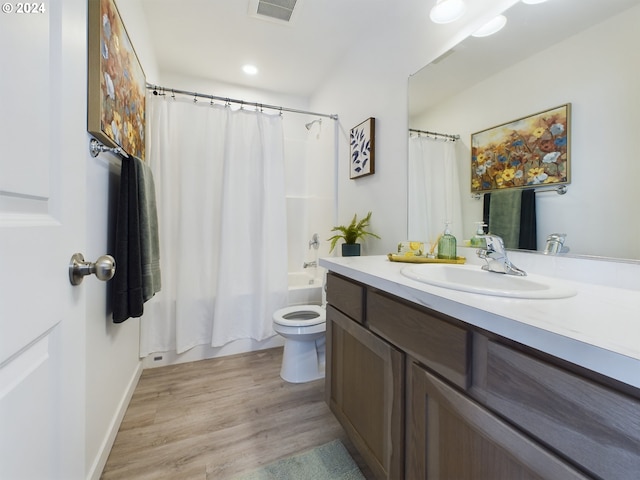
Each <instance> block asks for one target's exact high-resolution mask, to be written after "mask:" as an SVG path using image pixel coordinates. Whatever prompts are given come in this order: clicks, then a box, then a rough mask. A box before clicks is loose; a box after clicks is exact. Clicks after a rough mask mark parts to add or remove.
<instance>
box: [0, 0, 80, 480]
mask: <svg viewBox="0 0 640 480" xmlns="http://www.w3.org/2000/svg"><path fill="white" fill-rule="evenodd" d="M83 3H85V4H86V2H79V1H76V0H62V1H56V2H44V3H40V2H38V3H36V4H30V3H29V4H28V3H17V2H9V3H4V4H3V7H2V10H3V13H0V59H2V66H1V67H0V95H1V96H2V97H1V98H2V99H1V101H0V478H3V479H5V478H6V479H52V478H69V479H72V478H82V477H83V476H84V472H83V466H84V463H83V462H84V458H83V457H84V452H83V451H82V444H83V434H84V430H83V429H84V425H83V422H84V411H83V410H84V385H85V384H84V374H83V372H84V370H83V368H84V367H83V366H82V365H83V359H84V356H83V355H84V327H83V326H82V321H83V317H84V311H85V309H84V300H83V299H84V296H83V293H82V285H80V286H78V287H72V286H71V284H70V282H69V279H68V272H67V264H68V262H69V259H70V257H71V255H72V254H73V253H74V252H75V251H82V248H83V247H84V241H85V223H86V220H85V218H84V217H85V210H84V206H83V205H84V199H85V197H84V195H85V187H84V183H85V182H84V178H85V167H84V165H83V164H82V162H86V161H87V157H88V139H87V134H86V123H85V115H86V110H84V111H83V107H82V106H83V105H84V99H83V98H82V95H83V94H84V92H85V91H86V90H85V84H86V67H84V65H85V58H86V50H85V48H86V47H85V46H84V45H83V44H82V42H80V44H78V39H79V38H80V39H82V38H83V37H84V36H85V35H86V33H85V32H83V31H82V30H80V31H78V30H77V29H78V27H82V25H85V24H86V23H84V22H86V21H85V20H84V19H82V16H84V17H85V18H86V10H85V8H86V7H83V6H82V4H83ZM78 5H81V7H80V9H79V11H77V10H78V9H77V8H76V7H77V6H78ZM34 6H42V9H41V11H31V12H30V13H27V12H24V11H23V13H20V12H18V11H17V9H18V8H22V9H24V8H29V9H30V10H33V7H34ZM79 22H83V23H79ZM83 55H84V56H85V58H83ZM85 98H86V97H85ZM77 449H80V451H79V452H74V450H77ZM74 453H75V454H78V457H79V458H74Z"/></svg>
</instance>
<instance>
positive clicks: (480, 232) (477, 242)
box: [469, 222, 487, 248]
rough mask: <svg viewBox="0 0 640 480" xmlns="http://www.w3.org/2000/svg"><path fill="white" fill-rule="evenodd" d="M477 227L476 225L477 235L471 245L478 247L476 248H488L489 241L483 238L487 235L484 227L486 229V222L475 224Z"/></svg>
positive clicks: (472, 239)
mask: <svg viewBox="0 0 640 480" xmlns="http://www.w3.org/2000/svg"><path fill="white" fill-rule="evenodd" d="M475 225H476V233H475V235H474V236H473V237H471V240H470V241H469V244H470V245H471V246H472V247H476V248H487V241H486V240H485V239H484V238H482V237H483V236H484V235H485V233H484V227H486V226H487V224H486V223H484V222H475Z"/></svg>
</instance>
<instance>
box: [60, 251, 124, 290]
mask: <svg viewBox="0 0 640 480" xmlns="http://www.w3.org/2000/svg"><path fill="white" fill-rule="evenodd" d="M92 273H94V274H95V275H96V277H98V280H102V281H104V282H106V281H107V280H111V279H112V278H113V276H114V275H115V273H116V260H115V258H113V257H112V256H111V255H102V256H101V257H99V258H98V260H96V261H95V263H92V262H85V260H84V256H83V255H82V254H81V253H74V254H73V255H72V256H71V260H70V261H69V281H70V282H71V285H80V284H81V283H82V280H83V279H84V277H85V276H86V275H91V274H92Z"/></svg>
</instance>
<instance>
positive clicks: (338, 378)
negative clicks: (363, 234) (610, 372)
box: [326, 273, 640, 480]
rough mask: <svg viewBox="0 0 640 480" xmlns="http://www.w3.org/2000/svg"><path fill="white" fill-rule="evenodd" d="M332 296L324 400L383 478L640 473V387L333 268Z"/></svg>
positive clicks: (495, 479) (633, 476) (481, 479)
mask: <svg viewBox="0 0 640 480" xmlns="http://www.w3.org/2000/svg"><path fill="white" fill-rule="evenodd" d="M327 300H328V306H327V377H326V390H327V392H326V396H327V402H328V403H329V405H330V407H331V409H332V411H333V412H334V413H335V415H336V417H337V418H338V420H339V421H340V422H341V423H342V425H343V426H344V428H345V430H346V431H347V432H348V434H349V436H350V438H352V440H353V442H354V444H355V445H356V447H357V448H358V450H359V451H360V452H361V453H362V455H363V457H364V458H365V460H366V461H367V463H368V464H369V465H370V467H371V470H372V471H373V472H374V474H375V475H376V478H379V479H394V480H401V479H407V480H419V479H435V480H447V479H453V480H464V479H473V480H484V479H487V480H501V479H504V480H511V479H522V480H526V479H554V480H555V479H562V480H564V479H586V478H594V479H598V478H602V479H638V478H640V391H638V390H637V389H634V388H632V387H629V386H624V391H622V390H621V389H620V388H618V387H620V386H619V385H617V384H616V383H615V382H614V381H613V380H611V381H609V380H608V379H602V378H598V380H606V381H604V383H603V382H599V381H596V380H595V379H594V378H595V374H594V375H591V374H588V372H586V371H584V370H582V369H580V368H578V367H575V368H574V367H573V366H570V365H567V364H564V363H563V362H561V361H560V360H557V359H554V358H553V357H549V356H546V355H543V354H541V353H540V352H536V351H533V350H531V349H529V348H527V347H524V346H522V345H516V344H513V342H510V341H509V340H508V339H504V338H501V337H498V336H495V335H493V334H491V333H490V332H485V331H480V330H478V329H476V328H475V327H472V326H471V325H469V324H467V323H464V322H462V321H460V320H457V319H455V318H451V317H447V316H446V315H443V314H441V313H438V312H435V311H432V310H430V309H428V308H425V307H422V306H419V305H416V304H414V303H412V302H408V301H406V300H403V299H400V298H397V297H394V296H392V295H390V294H387V293H385V292H381V291H379V290H377V289H375V288H372V287H367V286H365V285H362V284H360V283H358V282H354V281H352V280H350V279H347V278H345V277H342V276H339V275H336V274H334V273H329V275H328V280H327ZM567 368H568V369H569V370H568V369H567ZM583 374H584V375H583ZM587 377H588V378H587Z"/></svg>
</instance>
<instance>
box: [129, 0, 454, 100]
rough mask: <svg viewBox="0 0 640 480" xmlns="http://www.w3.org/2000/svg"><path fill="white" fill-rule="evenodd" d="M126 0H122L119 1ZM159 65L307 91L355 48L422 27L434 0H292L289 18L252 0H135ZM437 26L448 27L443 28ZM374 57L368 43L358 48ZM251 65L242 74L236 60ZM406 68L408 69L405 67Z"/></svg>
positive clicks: (163, 69) (232, 81)
mask: <svg viewBox="0 0 640 480" xmlns="http://www.w3.org/2000/svg"><path fill="white" fill-rule="evenodd" d="M126 1H129V0H126ZM138 1H139V2H140V4H141V6H142V11H143V14H144V16H145V18H146V20H147V26H148V29H149V32H150V36H151V39H152V42H153V45H154V52H155V54H156V58H157V62H158V68H159V70H160V73H161V75H162V74H164V73H168V72H169V73H179V74H181V75H185V76H191V77H195V78H204V79H211V80H216V81H221V82H225V83H230V84H234V85H242V86H249V87H258V88H260V89H263V90H269V91H273V92H279V93H287V94H295V95H301V96H308V95H310V94H311V93H313V92H314V91H316V89H317V88H318V86H319V85H321V84H322V83H323V82H324V81H325V80H326V78H327V76H328V74H329V73H330V72H331V71H333V70H334V69H335V68H336V66H337V65H339V64H340V62H343V61H347V59H348V58H349V57H348V55H349V54H351V53H353V52H352V50H353V49H354V48H356V47H357V48H358V49H359V50H360V51H361V52H362V50H363V48H362V45H365V46H366V45H368V44H376V42H380V40H381V38H382V39H384V38H385V37H386V38H388V39H389V40H393V39H394V37H396V36H397V35H398V32H403V31H404V30H406V29H407V28H409V27H410V25H414V26H415V28H419V29H429V28H432V26H433V24H431V23H430V22H429V21H428V12H429V9H430V8H431V6H432V5H433V4H435V0H401V1H399V0H297V4H296V7H295V9H294V15H293V17H292V20H291V22H289V23H288V24H286V23H282V22H279V21H273V20H269V19H264V17H263V18H259V17H257V16H255V15H252V14H251V13H250V10H251V6H252V5H253V6H254V11H255V4H256V2H255V0H253V1H252V0H138ZM443 31H445V32H446V31H447V30H446V29H444V30H443ZM362 53H364V54H365V55H369V56H371V60H372V61H375V60H376V54H375V50H374V49H371V50H370V51H366V50H365V51H364V52H362ZM245 63H252V64H255V65H256V66H257V67H258V69H259V73H258V75H257V76H255V77H247V76H246V75H245V74H244V73H243V72H242V71H241V67H242V65H244V64H245ZM408 73H409V72H408Z"/></svg>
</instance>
